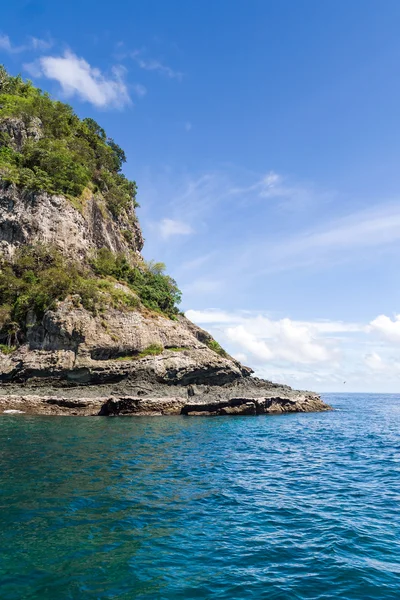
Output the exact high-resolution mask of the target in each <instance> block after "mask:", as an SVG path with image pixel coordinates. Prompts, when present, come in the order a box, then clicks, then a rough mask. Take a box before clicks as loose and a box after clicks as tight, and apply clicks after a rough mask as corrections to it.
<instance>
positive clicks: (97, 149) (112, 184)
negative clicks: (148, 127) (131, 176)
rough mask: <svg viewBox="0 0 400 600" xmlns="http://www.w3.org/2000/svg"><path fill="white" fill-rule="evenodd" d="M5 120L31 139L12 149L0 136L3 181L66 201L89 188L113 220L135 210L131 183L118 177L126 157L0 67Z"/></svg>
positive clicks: (89, 122) (67, 109) (0, 109)
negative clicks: (13, 121)
mask: <svg viewBox="0 0 400 600" xmlns="http://www.w3.org/2000/svg"><path fill="white" fill-rule="evenodd" d="M7 119H8V120H10V119H18V120H20V121H23V123H24V125H25V127H26V130H27V131H28V134H29V132H31V135H28V138H27V140H26V142H25V143H24V144H23V145H22V147H18V148H16V147H15V145H14V144H13V143H12V139H11V138H10V135H9V133H7V131H1V132H0V178H1V179H2V180H3V181H5V182H8V183H14V184H16V185H18V186H21V187H24V188H27V189H29V190H33V191H45V192H49V193H62V194H64V195H66V196H68V197H70V198H78V197H79V196H80V195H81V194H82V193H83V191H84V190H85V188H87V187H88V188H90V189H91V190H92V191H93V192H100V193H101V194H102V196H103V198H104V200H105V202H106V206H107V208H108V209H109V211H110V212H111V214H112V215H113V216H114V217H118V216H119V215H120V214H121V213H122V212H123V211H126V212H128V213H129V212H130V211H131V209H132V207H135V206H137V203H136V184H135V182H134V181H129V180H128V179H127V178H126V177H125V175H123V174H122V173H121V168H122V165H123V163H124V162H125V161H126V157H125V153H124V151H123V150H122V148H120V147H119V146H118V145H117V144H116V143H115V142H114V140H113V139H111V138H108V137H107V135H106V133H105V131H104V129H102V128H101V127H100V125H98V124H97V123H96V121H94V120H93V119H83V120H81V119H79V118H78V117H77V115H76V114H75V113H74V111H73V110H72V108H71V106H69V105H68V104H64V103H63V102H58V101H55V100H52V99H51V98H50V96H49V94H47V93H46V92H42V90H40V89H38V88H36V87H35V86H33V85H32V83H31V82H29V81H27V82H24V81H23V80H22V78H21V77H20V76H18V77H11V76H10V75H9V74H8V73H7V71H6V70H5V69H4V67H3V66H1V65H0V123H1V121H5V120H7ZM38 119H39V121H38Z"/></svg>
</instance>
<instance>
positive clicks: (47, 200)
mask: <svg viewBox="0 0 400 600" xmlns="http://www.w3.org/2000/svg"><path fill="white" fill-rule="evenodd" d="M124 216H125V215H124ZM124 231H129V232H130V238H129V242H128V241H127V240H126V238H125V237H124V235H123V232H124ZM38 242H40V243H42V244H48V245H51V246H55V247H56V248H58V250H60V251H61V252H62V253H63V254H64V255H66V256H69V257H71V258H74V259H77V260H84V259H86V258H87V257H88V255H89V254H90V252H93V250H95V249H99V248H108V249H109V250H111V251H112V252H122V253H128V252H130V251H131V252H132V251H133V252H136V253H140V251H141V250H142V248H143V237H142V232H141V229H140V226H139V224H138V223H137V220H136V218H135V217H131V219H130V220H129V221H127V220H126V219H125V218H124V217H121V218H120V219H119V220H116V219H112V218H111V217H110V215H109V214H107V212H106V210H105V208H104V204H103V203H102V201H101V198H100V196H96V195H95V194H91V193H87V194H86V195H85V196H84V197H83V198H82V199H80V203H79V205H78V208H76V207H75V206H74V205H73V204H72V203H71V201H70V200H68V199H67V198H65V197H64V196H60V195H51V194H46V193H33V192H29V191H27V190H23V191H21V190H19V189H18V188H17V187H16V186H13V185H5V184H2V183H1V180H0V254H2V255H3V256H4V257H5V258H12V256H13V255H14V253H15V251H16V249H17V248H19V247H20V246H22V245H24V244H35V243H38Z"/></svg>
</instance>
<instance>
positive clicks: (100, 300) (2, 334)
mask: <svg viewBox="0 0 400 600" xmlns="http://www.w3.org/2000/svg"><path fill="white" fill-rule="evenodd" d="M121 281H122V282H124V283H125V285H127V287H128V288H129V289H128V290H127V291H124V290H123V289H119V288H118V287H117V286H116V284H117V283H118V282H121ZM67 296H71V298H72V300H73V301H74V302H75V303H76V304H79V305H81V306H83V307H84V308H86V309H87V310H89V311H91V312H92V313H94V314H97V313H103V312H105V311H106V310H107V309H109V308H110V307H112V308H116V309H119V310H135V309H136V310H137V309H139V308H140V306H141V305H143V306H145V307H147V308H148V309H150V310H153V311H156V312H159V313H163V314H165V315H166V316H169V317H170V318H174V317H175V315H176V314H177V312H178V309H177V308H176V306H175V303H176V302H179V301H180V292H179V290H178V288H177V286H176V283H175V282H174V280H173V279H171V278H170V277H169V276H168V275H164V274H162V273H160V272H158V271H157V272H153V271H151V270H149V269H148V268H147V267H146V266H145V265H144V266H143V268H142V269H139V268H137V267H136V268H134V267H132V266H130V265H129V263H128V262H127V260H126V258H125V257H124V256H123V255H114V254H113V253H112V252H110V251H109V250H106V249H102V250H100V251H99V252H98V255H97V256H96V257H95V258H94V259H93V261H92V268H90V266H85V265H82V264H77V263H74V262H73V261H70V260H69V261H68V260H67V259H66V258H65V257H64V256H63V255H62V254H61V253H60V252H58V251H57V250H55V249H52V248H48V247H46V246H43V245H37V246H23V247H21V248H20V249H19V250H18V252H17V253H16V255H15V257H14V260H13V261H12V262H4V263H3V264H1V265H0V342H1V343H5V344H6V345H7V346H9V347H11V346H15V345H18V344H20V343H22V342H23V341H24V339H25V336H26V332H27V327H28V326H29V323H30V322H32V317H36V319H41V318H42V317H43V315H44V313H45V311H46V310H49V309H53V308H54V307H55V306H56V303H57V301H61V300H64V299H65V298H67ZM150 348H151V347H150Z"/></svg>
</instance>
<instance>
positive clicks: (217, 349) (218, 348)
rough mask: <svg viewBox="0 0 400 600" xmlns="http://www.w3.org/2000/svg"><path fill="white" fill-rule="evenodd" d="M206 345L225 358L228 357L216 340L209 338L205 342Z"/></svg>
mask: <svg viewBox="0 0 400 600" xmlns="http://www.w3.org/2000/svg"><path fill="white" fill-rule="evenodd" d="M207 346H208V347H209V348H210V350H213V351H214V352H216V353H217V354H219V355H220V356H222V357H223V358H227V357H228V353H227V352H226V351H225V350H224V349H223V348H222V346H220V345H219V344H218V342H217V341H216V340H209V341H208V342H207Z"/></svg>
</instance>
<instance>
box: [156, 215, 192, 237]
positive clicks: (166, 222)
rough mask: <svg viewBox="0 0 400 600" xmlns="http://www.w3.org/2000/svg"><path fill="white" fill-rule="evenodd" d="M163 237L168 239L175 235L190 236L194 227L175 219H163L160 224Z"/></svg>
mask: <svg viewBox="0 0 400 600" xmlns="http://www.w3.org/2000/svg"><path fill="white" fill-rule="evenodd" d="M158 228H159V231H160V233H161V237H162V238H164V239H167V238H169V237H171V236H173V235H190V234H191V233H193V229H192V227H191V226H190V225H189V224H188V223H184V222H183V221H178V220H175V219H162V221H160V223H159V224H158Z"/></svg>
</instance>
